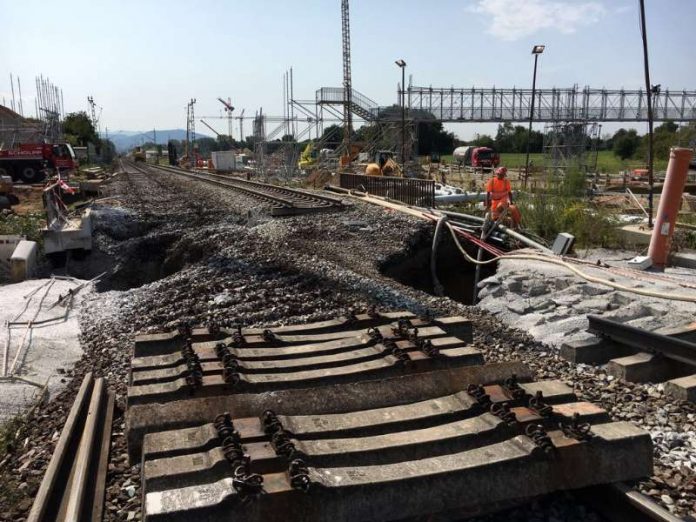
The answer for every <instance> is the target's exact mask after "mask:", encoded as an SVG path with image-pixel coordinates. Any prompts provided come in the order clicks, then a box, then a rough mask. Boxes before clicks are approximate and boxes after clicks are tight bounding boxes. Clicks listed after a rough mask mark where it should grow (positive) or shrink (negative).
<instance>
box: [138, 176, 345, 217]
mask: <svg viewBox="0 0 696 522" xmlns="http://www.w3.org/2000/svg"><path fill="white" fill-rule="evenodd" d="M147 167H149V168H153V169H158V170H163V171H166V172H171V173H173V174H178V175H181V176H186V177H189V178H191V179H197V180H200V181H204V182H206V183H211V184H215V185H218V186H221V187H225V188H228V189H232V190H238V191H241V192H244V193H246V194H249V195H251V196H254V197H259V198H262V199H265V200H267V201H270V202H273V203H276V204H277V205H278V206H280V207H286V208H290V209H295V210H299V211H305V212H306V211H310V210H320V209H326V208H331V207H335V208H340V207H342V206H343V203H342V202H341V201H340V200H339V199H337V198H332V197H329V196H324V195H320V194H312V193H309V192H305V191H302V190H298V189H291V188H287V187H279V186H276V185H270V184H268V183H262V182H258V181H251V180H242V179H234V178H230V177H228V176H222V175H219V174H211V173H201V172H188V171H185V170H183V169H178V168H175V167H166V166H162V165H147ZM135 168H139V167H137V166H136V167H135Z"/></svg>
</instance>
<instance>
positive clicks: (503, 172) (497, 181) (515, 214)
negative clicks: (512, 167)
mask: <svg viewBox="0 0 696 522" xmlns="http://www.w3.org/2000/svg"><path fill="white" fill-rule="evenodd" d="M486 208H487V209H489V211H490V213H491V219H493V220H494V221H498V220H499V219H500V218H501V216H502V215H503V213H504V212H505V213H506V214H507V215H508V216H509V217H510V219H511V220H512V225H513V226H514V227H515V228H517V227H518V226H519V224H520V221H521V218H522V216H521V215H520V211H519V210H518V208H517V207H516V206H515V205H513V204H512V185H510V180H509V179H507V168H505V167H498V168H497V169H495V176H494V177H492V178H491V179H489V180H488V183H487V184H486Z"/></svg>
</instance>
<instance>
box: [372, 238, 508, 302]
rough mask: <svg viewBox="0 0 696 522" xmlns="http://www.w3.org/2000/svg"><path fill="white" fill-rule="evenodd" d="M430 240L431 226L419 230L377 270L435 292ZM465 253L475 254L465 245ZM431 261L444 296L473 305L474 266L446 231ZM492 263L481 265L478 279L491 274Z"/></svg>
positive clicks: (493, 267) (431, 239)
mask: <svg viewBox="0 0 696 522" xmlns="http://www.w3.org/2000/svg"><path fill="white" fill-rule="evenodd" d="M432 243H433V231H432V229H430V230H423V231H422V232H421V233H420V234H419V235H418V236H416V237H415V238H414V241H413V242H412V243H411V245H410V246H409V247H408V248H407V249H406V250H404V251H403V252H400V253H399V254H396V255H393V256H391V257H389V258H388V259H387V260H385V261H384V262H383V263H382V265H381V266H380V272H381V273H382V274H384V275H385V276H387V277H390V278H392V279H395V280H396V281H398V282H400V283H402V284H405V285H408V286H411V287H413V288H415V289H417V290H421V291H423V292H427V293H429V294H431V295H436V293H435V287H434V281H433V277H432V269H431V251H432ZM468 252H469V255H471V256H472V257H476V250H475V249H473V248H470V247H469V249H468ZM484 259H485V258H484ZM435 264H436V274H437V278H438V280H439V281H440V284H441V285H442V288H443V293H444V295H445V296H447V297H449V298H451V299H454V300H455V301H458V302H460V303H463V304H466V305H471V304H473V294H474V291H473V290H474V278H475V272H476V267H475V266H474V265H473V264H472V263H469V262H468V261H467V260H466V259H464V257H463V256H462V254H461V252H459V250H457V247H456V245H455V244H454V241H453V240H452V238H451V237H450V236H449V234H443V235H442V237H441V238H440V242H439V245H438V248H437V258H436V261H435ZM496 266H497V263H492V264H491V265H484V266H482V267H481V274H480V279H481V280H482V279H485V278H486V277H490V276H492V275H493V274H495V272H496V268H495V267H496Z"/></svg>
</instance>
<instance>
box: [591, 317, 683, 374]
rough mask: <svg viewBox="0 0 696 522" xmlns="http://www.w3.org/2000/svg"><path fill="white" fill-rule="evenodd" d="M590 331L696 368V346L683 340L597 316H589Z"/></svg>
mask: <svg viewBox="0 0 696 522" xmlns="http://www.w3.org/2000/svg"><path fill="white" fill-rule="evenodd" d="M587 319H588V320H589V322H590V326H589V331H590V332H592V333H596V334H598V335H600V336H602V337H607V338H610V339H611V340H613V341H615V342H617V343H620V344H624V345H627V346H632V347H634V348H637V349H638V350H641V351H644V352H650V353H656V352H657V353H661V354H662V355H664V356H665V357H667V358H669V359H673V360H675V361H678V362H681V363H684V364H688V365H689V366H696V344H694V343H690V342H688V341H685V340H683V339H679V338H676V337H670V336H668V335H662V334H659V333H656V332H650V331H648V330H643V329H641V328H636V327H635V326H631V325H628V324H624V323H619V322H617V321H612V320H610V319H605V318H603V317H599V316H597V315H588V316H587Z"/></svg>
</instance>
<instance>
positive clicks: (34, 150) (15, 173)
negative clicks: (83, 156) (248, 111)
mask: <svg viewBox="0 0 696 522" xmlns="http://www.w3.org/2000/svg"><path fill="white" fill-rule="evenodd" d="M78 165H79V162H78V161H77V158H76V157H75V151H73V149H72V147H71V146H70V144H69V143H53V144H50V143H23V144H20V145H19V146H17V147H16V148H12V149H5V150H0V176H10V177H11V178H12V180H13V181H19V180H21V181H23V182H25V183H39V182H41V181H43V180H44V179H45V178H46V174H47V172H49V171H56V170H57V171H58V172H60V173H61V174H64V173H69V172H70V171H73V170H75V169H77V167H78Z"/></svg>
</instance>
